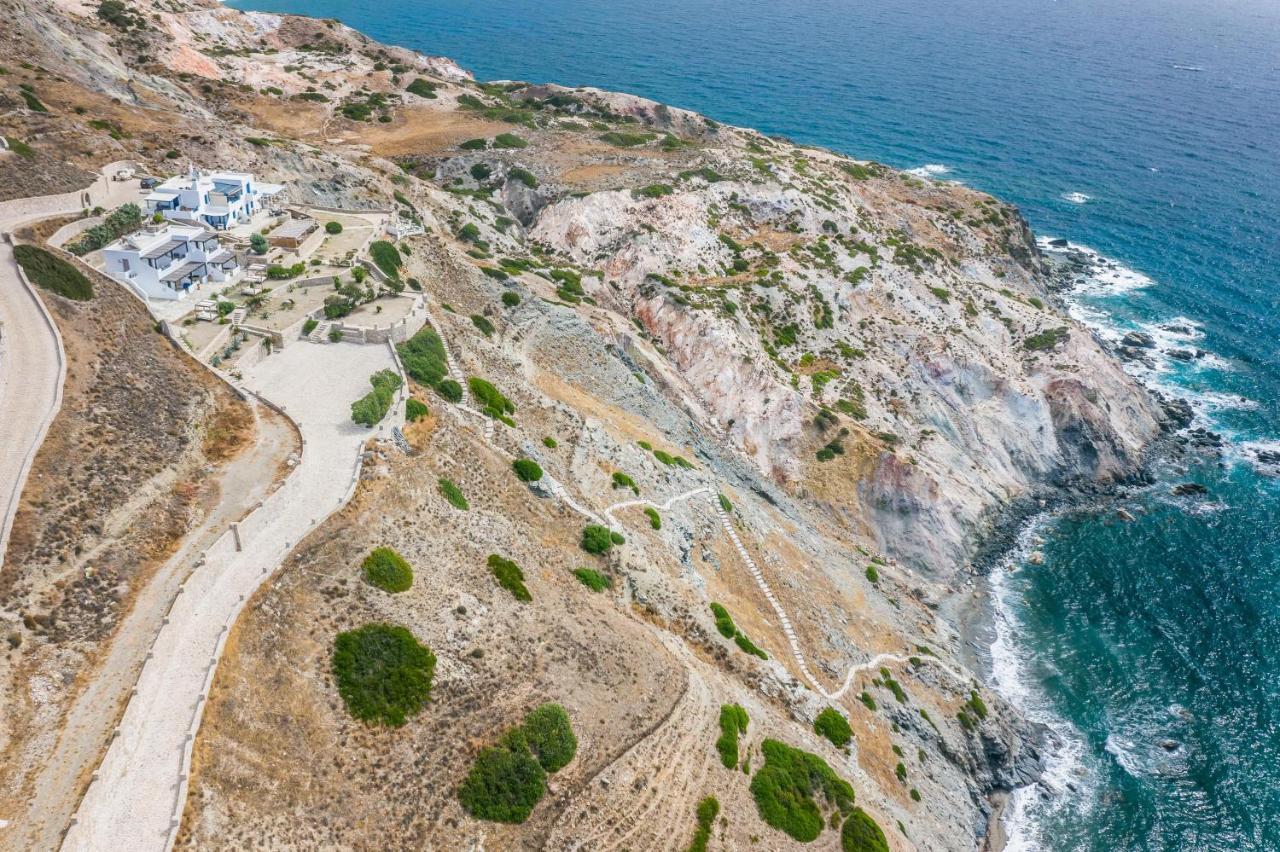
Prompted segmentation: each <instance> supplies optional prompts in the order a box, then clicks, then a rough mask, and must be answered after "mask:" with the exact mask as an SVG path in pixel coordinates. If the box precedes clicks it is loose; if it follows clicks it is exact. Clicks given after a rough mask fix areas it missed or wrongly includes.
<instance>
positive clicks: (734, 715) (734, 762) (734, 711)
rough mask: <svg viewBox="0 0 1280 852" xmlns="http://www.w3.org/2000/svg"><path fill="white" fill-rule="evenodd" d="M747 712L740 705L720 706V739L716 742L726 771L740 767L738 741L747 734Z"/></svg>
mask: <svg viewBox="0 0 1280 852" xmlns="http://www.w3.org/2000/svg"><path fill="white" fill-rule="evenodd" d="M749 721H750V720H749V719H748V718H747V711H746V710H744V709H743V708H742V705H740V704H723V705H721V706H720V737H719V739H717V740H716V751H718V752H719V753H720V762H721V763H723V764H724V768H725V769H736V768H737V766H738V739H739V738H740V737H741V736H742V735H743V734H745V733H746V732H747V724H748V722H749Z"/></svg>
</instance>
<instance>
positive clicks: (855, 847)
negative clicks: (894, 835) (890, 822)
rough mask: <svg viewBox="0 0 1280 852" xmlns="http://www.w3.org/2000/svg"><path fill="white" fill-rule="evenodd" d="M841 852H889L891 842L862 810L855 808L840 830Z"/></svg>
mask: <svg viewBox="0 0 1280 852" xmlns="http://www.w3.org/2000/svg"><path fill="white" fill-rule="evenodd" d="M840 850H841V852H889V840H888V838H886V837H885V836H884V831H882V830H881V828H880V826H879V825H878V824H876V821H875V820H873V819H872V818H871V817H869V816H868V815H867V812H866V811H864V810H863V809H862V808H854V809H853V810H852V811H851V812H850V813H849V818H848V819H846V820H845V821H844V828H842V829H840Z"/></svg>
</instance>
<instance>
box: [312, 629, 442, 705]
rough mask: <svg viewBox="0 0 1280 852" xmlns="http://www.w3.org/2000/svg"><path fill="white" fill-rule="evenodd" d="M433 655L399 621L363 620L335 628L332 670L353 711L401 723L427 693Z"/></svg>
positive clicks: (434, 658)
mask: <svg viewBox="0 0 1280 852" xmlns="http://www.w3.org/2000/svg"><path fill="white" fill-rule="evenodd" d="M435 668H436V657H435V654H433V653H431V649H430V648H427V647H426V646H424V645H421V644H419V643H418V640H417V639H415V638H413V634H412V633H410V632H409V631H408V630H407V629H405V628H404V627H401V626H400V625H397V624H378V623H375V624H366V625H365V626H364V627H361V628H358V629H356V630H348V631H346V632H344V633H339V634H338V636H337V639H335V640H334V645H333V676H334V679H335V680H336V681H337V683H338V694H339V695H341V696H342V700H343V701H344V702H345V703H346V705H347V710H348V711H349V712H350V713H351V715H352V716H354V717H356V718H357V719H360V720H361V721H364V722H371V723H375V724H381V725H391V726H392V727H400V726H401V725H403V724H404V723H405V722H406V721H408V719H409V717H410V716H412V715H414V714H416V713H417V712H419V711H420V710H421V709H422V707H423V705H424V704H426V702H427V699H428V697H429V696H430V694H431V679H432V677H433V676H434V674H435Z"/></svg>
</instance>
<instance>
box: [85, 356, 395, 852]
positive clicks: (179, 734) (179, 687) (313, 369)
mask: <svg viewBox="0 0 1280 852" xmlns="http://www.w3.org/2000/svg"><path fill="white" fill-rule="evenodd" d="M391 366H392V360H391V356H390V352H389V350H388V349H387V348H386V347H381V346H359V345H353V344H338V345H327V346H312V345H310V344H305V345H299V346H294V347H289V348H287V349H285V350H284V351H282V352H281V353H279V354H277V355H273V356H271V357H269V358H267V359H266V360H264V361H263V362H262V363H261V364H259V365H258V366H256V367H255V368H254V369H253V370H252V371H251V373H250V375H249V376H248V377H247V378H246V385H247V386H249V387H250V388H252V389H254V390H256V391H258V392H260V393H262V394H263V395H264V396H265V397H267V398H268V399H271V400H273V401H274V402H276V404H278V405H280V406H282V407H284V408H285V409H286V410H287V411H288V413H289V415H290V416H291V417H292V418H293V419H294V420H295V422H297V423H298V425H299V427H300V428H301V430H302V435H303V439H304V442H305V445H304V451H303V454H302V461H301V464H300V465H299V466H298V467H297V469H296V470H295V471H294V472H293V474H292V475H291V476H290V477H289V478H288V479H287V480H286V482H285V484H284V486H283V487H282V488H281V489H280V490H279V491H277V492H276V493H275V494H273V495H272V496H271V499H270V500H269V502H267V503H266V504H265V505H264V506H263V507H261V508H260V509H258V510H257V511H255V512H254V513H252V514H251V515H250V516H249V517H247V518H246V519H245V520H244V521H243V522H242V523H241V525H240V530H241V532H240V537H241V541H242V548H243V549H242V550H241V551H239V552H233V553H230V554H229V555H228V556H226V557H214V556H211V557H210V558H209V559H208V560H207V561H206V562H205V563H204V564H203V565H199V566H197V567H196V568H195V570H193V571H192V573H191V576H190V577H189V578H188V579H187V580H186V582H185V583H183V587H182V588H183V592H182V594H180V595H179V596H178V598H177V600H176V602H175V604H174V606H173V609H172V610H171V611H170V613H169V616H168V618H169V620H168V622H167V623H166V624H165V626H164V627H163V628H162V630H161V632H160V634H159V636H158V638H157V641H156V643H155V646H154V650H153V654H152V657H151V658H150V659H149V660H148V661H147V663H146V665H145V666H144V667H143V670H142V674H141V676H140V677H139V679H138V682H137V685H136V687H135V688H136V690H137V693H136V695H134V697H133V698H132V699H131V700H130V702H129V706H128V708H127V709H126V710H125V713H124V715H123V717H122V718H121V721H120V727H119V735H118V736H116V737H115V738H114V739H113V740H112V743H111V746H110V748H109V750H108V752H107V755H106V757H105V758H104V759H103V762H102V764H101V766H99V768H98V772H97V775H96V777H97V779H98V780H96V781H95V782H94V783H93V784H92V785H91V786H90V787H89V790H88V792H87V794H86V795H85V798H84V800H83V801H82V802H81V805H80V809H79V811H78V812H77V820H78V821H77V823H76V825H75V826H73V828H72V830H71V831H70V832H69V833H68V834H67V837H66V840H65V842H64V844H63V848H64V849H69V850H79V849H84V850H91V849H103V848H123V849H136V850H150V849H156V850H159V849H163V848H165V843H166V838H167V836H168V833H169V830H170V827H171V826H170V820H171V819H172V817H173V814H174V811H175V803H177V802H179V801H180V799H179V798H178V797H179V796H181V794H183V793H185V789H186V788H185V784H182V785H181V787H180V790H181V793H175V785H178V784H179V782H180V781H181V780H182V779H184V778H185V774H186V772H187V770H188V768H189V764H188V762H187V759H186V756H185V754H184V747H185V746H186V745H187V743H189V739H188V734H189V733H191V731H192V722H193V719H196V718H198V714H199V713H200V712H202V709H203V701H204V694H205V690H206V689H207V685H208V682H209V680H210V676H211V668H212V665H213V662H212V661H213V659H214V657H213V656H211V655H215V654H216V652H217V651H218V650H220V640H221V639H222V637H223V636H224V635H225V631H226V628H227V625H228V624H229V623H230V622H231V621H232V620H233V619H234V616H235V615H236V613H238V612H239V610H240V608H241V606H242V604H243V602H244V601H245V599H246V598H247V597H248V596H249V595H251V594H252V593H253V592H254V590H255V589H257V587H258V586H259V585H260V584H261V583H262V582H263V581H264V580H266V579H267V577H268V576H269V575H270V573H271V572H272V571H274V570H275V569H276V567H277V566H278V565H279V564H280V562H281V560H282V559H283V558H284V556H285V555H286V554H287V553H288V552H289V550H290V549H291V548H292V547H293V546H294V545H295V544H297V542H298V541H299V540H300V539H301V538H302V537H303V536H305V535H306V534H307V532H308V531H310V530H311V529H313V528H314V527H315V525H316V524H317V523H319V522H320V521H321V520H323V519H324V518H325V517H326V515H328V514H329V513H330V512H332V511H334V510H336V509H338V508H339V507H340V506H341V504H342V503H343V501H344V500H345V499H346V495H347V494H348V491H349V486H350V483H351V481H352V480H351V477H352V472H353V469H354V463H355V460H356V457H357V452H358V451H359V449H360V447H361V446H362V445H363V444H364V442H365V441H366V440H367V439H368V438H369V437H370V436H371V435H372V434H374V433H373V432H372V431H371V430H367V429H364V428H362V427H359V426H356V425H355V424H353V423H352V422H351V419H350V403H351V401H352V400H354V399H356V398H357V397H359V396H361V395H363V394H364V393H365V392H367V389H368V377H369V375H370V374H371V373H373V372H375V371H377V370H379V369H383V368H387V367H391ZM402 410H403V406H402V405H401V404H397V406H396V411H397V412H401V411H402ZM395 417H396V415H395V414H393V415H390V416H389V417H388V418H387V421H385V422H384V426H383V428H384V429H389V428H390V426H391V425H392V424H393V423H394V422H396V421H395Z"/></svg>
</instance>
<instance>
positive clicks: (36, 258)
mask: <svg viewBox="0 0 1280 852" xmlns="http://www.w3.org/2000/svg"><path fill="white" fill-rule="evenodd" d="M13 257H14V259H15V260H16V261H18V265H19V266H21V267H22V271H23V272H25V273H26V275H27V277H28V278H30V279H31V283H32V284H35V285H36V286H37V287H40V288H42V289H44V290H48V291H50V292H51V293H57V294H58V295H59V296H64V297H66V298H68V299H74V300H75V301H77V302H87V301H88V300H89V299H92V298H93V284H92V283H90V281H89V279H88V278H85V277H84V273H82V272H81V271H80V270H79V269H76V268H75V267H74V266H72V265H71V264H70V263H68V262H67V261H65V260H63V259H62V258H60V257H58V256H57V255H54V254H50V253H49V252H47V251H45V250H44V249H42V248H37V247H35V246H30V245H26V244H21V245H16V246H14V247H13Z"/></svg>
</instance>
